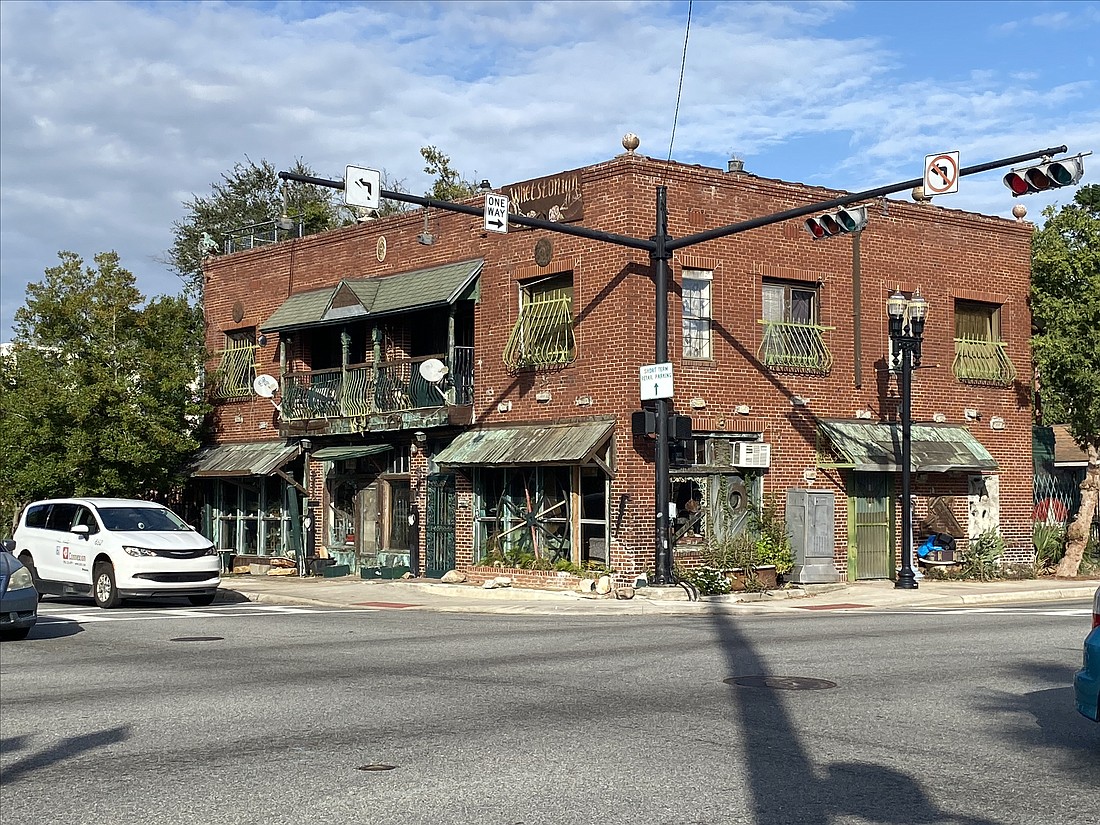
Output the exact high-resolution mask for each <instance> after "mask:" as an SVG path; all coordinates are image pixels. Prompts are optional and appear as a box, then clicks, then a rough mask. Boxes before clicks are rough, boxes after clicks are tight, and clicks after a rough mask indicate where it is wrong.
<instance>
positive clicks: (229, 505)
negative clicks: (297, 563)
mask: <svg viewBox="0 0 1100 825" xmlns="http://www.w3.org/2000/svg"><path fill="white" fill-rule="evenodd" d="M209 501H210V502H211V503H212V505H213V506H212V514H211V522H212V527H213V528H214V532H215V534H216V535H215V536H214V540H215V542H216V544H217V546H218V549H220V550H226V551H233V552H234V553H237V554H240V555H248V556H253V555H255V556H285V555H290V554H292V553H293V548H292V542H291V540H290V535H291V524H290V513H289V508H288V506H287V485H286V484H285V483H284V482H283V481H282V479H278V478H274V477H265V478H253V479H247V480H244V479H224V480H219V481H215V482H213V489H212V490H211V491H210V496H209Z"/></svg>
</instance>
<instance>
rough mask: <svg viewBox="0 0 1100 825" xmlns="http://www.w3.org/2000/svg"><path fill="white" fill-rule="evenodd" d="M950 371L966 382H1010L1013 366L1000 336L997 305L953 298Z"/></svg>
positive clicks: (1003, 384)
mask: <svg viewBox="0 0 1100 825" xmlns="http://www.w3.org/2000/svg"><path fill="white" fill-rule="evenodd" d="M951 371H952V372H953V373H954V374H955V377H956V378H958V379H959V380H960V381H962V382H964V383H968V384H986V385H991V386H998V387H1007V386H1009V385H1011V384H1012V382H1013V380H1014V379H1015V378H1016V367H1015V366H1014V365H1013V363H1012V361H1011V360H1010V359H1009V357H1008V353H1007V352H1006V348H1005V343H1004V341H1003V340H1002V338H1001V307H1000V306H999V305H997V304H984V303H980V302H978V301H962V300H956V301H955V361H954V363H953V364H952V365H951Z"/></svg>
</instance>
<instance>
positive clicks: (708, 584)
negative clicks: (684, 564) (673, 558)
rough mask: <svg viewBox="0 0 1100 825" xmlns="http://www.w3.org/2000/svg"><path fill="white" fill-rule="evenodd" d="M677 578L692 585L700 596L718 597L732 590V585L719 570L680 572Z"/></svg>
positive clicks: (705, 568)
mask: <svg viewBox="0 0 1100 825" xmlns="http://www.w3.org/2000/svg"><path fill="white" fill-rule="evenodd" d="M677 578H679V579H680V580H681V581H685V582H687V583H688V584H690V585H693V586H694V587H695V589H696V590H698V591H699V595H700V596H720V595H723V594H725V593H729V592H731V591H732V590H733V584H732V583H731V582H730V580H729V579H728V578H726V576H725V574H724V573H723V572H722V571H721V570H716V569H715V568H713V567H700V568H699V569H698V570H681V571H678V572H677Z"/></svg>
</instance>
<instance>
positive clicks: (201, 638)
mask: <svg viewBox="0 0 1100 825" xmlns="http://www.w3.org/2000/svg"><path fill="white" fill-rule="evenodd" d="M224 639H225V637H224V636H177V637H176V638H175V639H169V641H171V642H221V641H224Z"/></svg>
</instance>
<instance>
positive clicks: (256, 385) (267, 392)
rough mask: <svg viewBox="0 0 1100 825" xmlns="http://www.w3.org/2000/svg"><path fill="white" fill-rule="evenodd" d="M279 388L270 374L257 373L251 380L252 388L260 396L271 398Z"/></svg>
mask: <svg viewBox="0 0 1100 825" xmlns="http://www.w3.org/2000/svg"><path fill="white" fill-rule="evenodd" d="M277 389H279V382H278V381H276V380H275V378H274V377H273V376H271V375H267V374H264V375H257V376H256V378H255V380H253V382H252V390H253V392H255V393H256V395H258V396H260V397H261V398H271V396H273V395H274V394H275V391H276V390H277Z"/></svg>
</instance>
